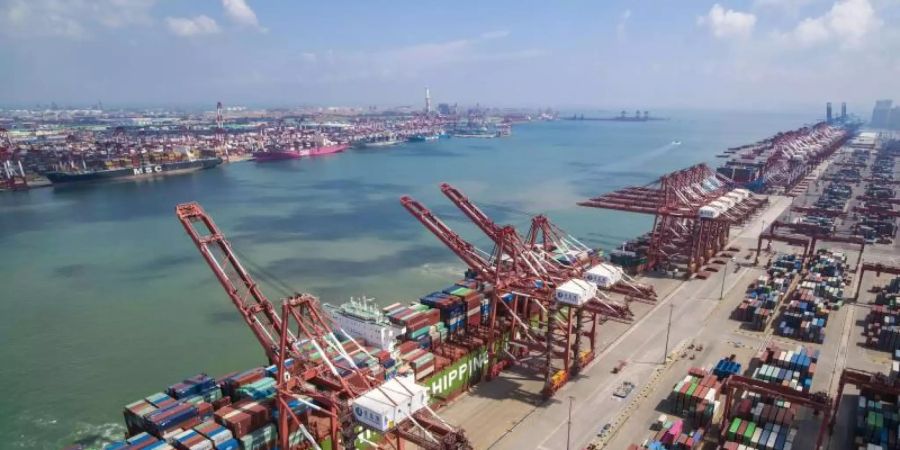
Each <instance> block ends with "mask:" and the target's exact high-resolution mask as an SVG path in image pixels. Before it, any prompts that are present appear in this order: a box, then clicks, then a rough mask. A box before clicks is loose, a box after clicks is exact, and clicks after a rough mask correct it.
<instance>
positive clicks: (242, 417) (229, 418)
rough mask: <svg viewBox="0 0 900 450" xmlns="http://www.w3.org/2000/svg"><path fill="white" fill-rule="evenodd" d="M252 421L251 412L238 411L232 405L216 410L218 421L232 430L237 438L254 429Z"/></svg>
mask: <svg viewBox="0 0 900 450" xmlns="http://www.w3.org/2000/svg"><path fill="white" fill-rule="evenodd" d="M252 421H253V419H252V418H251V417H250V414H247V413H245V412H242V411H238V410H236V409H233V408H231V407H230V406H226V407H225V408H222V409H220V410H219V411H216V422H218V423H219V424H220V425H222V426H223V427H225V428H228V429H229V430H231V433H232V434H234V437H236V438H240V437H242V436H244V435H245V434H247V433H249V432H250V431H252Z"/></svg>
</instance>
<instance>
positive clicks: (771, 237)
mask: <svg viewBox="0 0 900 450" xmlns="http://www.w3.org/2000/svg"><path fill="white" fill-rule="evenodd" d="M779 229H786V230H788V231H790V232H791V233H792V234H793V236H790V235H789V236H785V235H779V234H778V230H779ZM799 236H804V237H806V238H809V239H808V240H806V239H804V238H803V237H799ZM764 240H766V241H769V242H771V241H783V242H787V243H789V244H792V245H801V246H803V247H805V248H804V252H803V257H804V258H808V257H811V256H812V255H814V254H815V253H816V244H817V243H819V242H842V243H846V244H855V245H858V246H859V255H860V256H859V258H857V263H856V265H857V268H858V267H859V264H860V262H861V261H862V254H863V251H865V249H866V241H865V240H864V239H862V238H860V237H856V236H840V235H837V234H835V233H832V232H831V230H829V229H828V228H827V227H823V226H821V225H815V224H807V223H789V222H782V221H779V220H776V221H774V222H772V224H771V225H770V226H769V229H768V231H765V232H763V233H760V235H759V238H757V241H756V259H755V260H754V262H753V263H754V264H759V254H760V250H762V243H763V241H764Z"/></svg>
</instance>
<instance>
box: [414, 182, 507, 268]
mask: <svg viewBox="0 0 900 450" xmlns="http://www.w3.org/2000/svg"><path fill="white" fill-rule="evenodd" d="M400 203H402V204H403V207H404V208H406V210H407V211H409V213H410V214H412V215H413V217H415V218H416V219H418V220H419V222H421V223H422V225H425V228H427V229H428V230H429V231H431V232H432V233H433V234H434V235H435V236H436V237H437V238H438V239H440V240H441V242H443V243H444V245H446V246H447V247H448V248H449V249H450V250H451V251H453V253H456V255H457V256H459V257H460V259H462V260H463V261H464V262H465V263H466V264H467V265H468V266H469V267H470V268H471V269H472V270H475V271H477V272H479V273H481V274H487V273H492V271H493V270H492V268H491V264H490V262H488V260H487V259H485V258H484V257H483V256H481V255H480V254H479V253H478V249H476V248H475V246H474V245H472V244H471V243H469V242H468V241H466V240H465V239H463V238H462V237H461V236H460V235H459V234H457V233H456V232H455V231H453V230H451V229H450V227H448V226H447V225H446V224H445V223H444V222H443V221H441V219H439V218H438V217H437V216H435V215H434V213H432V212H431V210H430V209H428V208H427V207H426V206H425V205H423V204H421V203H419V202H418V201H416V200H415V199H413V198H412V197H410V196H408V195H404V196H403V197H400Z"/></svg>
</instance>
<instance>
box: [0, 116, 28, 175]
mask: <svg viewBox="0 0 900 450" xmlns="http://www.w3.org/2000/svg"><path fill="white" fill-rule="evenodd" d="M15 156H16V155H15V153H14V149H13V146H12V142H11V141H10V139H9V130H7V129H6V128H3V127H0V173H2V175H3V177H2V181H3V182H4V184H5V185H6V189H9V190H10V191H18V190H24V189H28V179H27V178H26V177H25V169H24V168H23V167H22V161H21V160H18V159H16V158H15Z"/></svg>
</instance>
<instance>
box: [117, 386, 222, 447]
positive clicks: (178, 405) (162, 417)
mask: <svg viewBox="0 0 900 450" xmlns="http://www.w3.org/2000/svg"><path fill="white" fill-rule="evenodd" d="M212 412H213V406H212V405H211V404H210V403H207V402H205V401H200V402H197V403H196V404H195V403H191V402H188V401H186V400H175V399H173V398H172V397H169V396H168V395H166V394H163V393H158V394H153V395H151V396H149V397H147V398H145V399H144V400H138V401H136V402H133V403H130V404H128V405H126V406H125V411H124V415H125V425H126V428H127V429H128V433H129V434H130V435H136V434H139V433H142V432H147V433H149V434H151V435H153V436H155V437H157V438H160V439H163V438H166V437H169V436H170V435H171V434H172V433H173V432H175V431H178V432H181V431H184V430H183V429H184V428H190V427H193V426H194V425H197V424H199V423H200V422H203V421H205V420H207V419H209V418H210V417H211V416H212Z"/></svg>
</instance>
